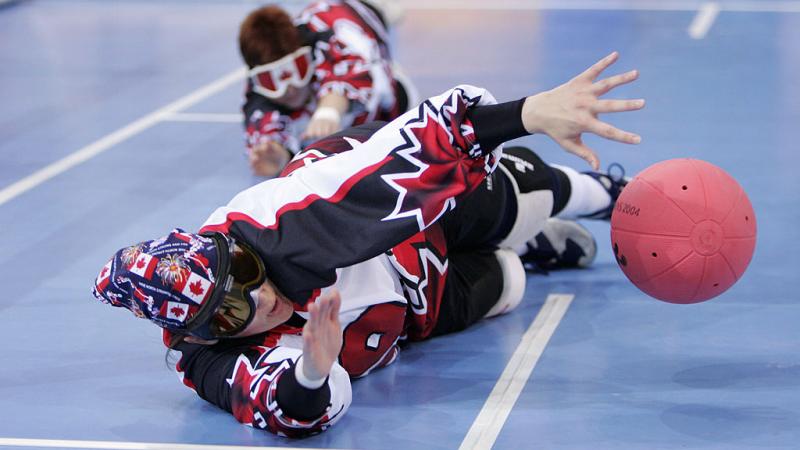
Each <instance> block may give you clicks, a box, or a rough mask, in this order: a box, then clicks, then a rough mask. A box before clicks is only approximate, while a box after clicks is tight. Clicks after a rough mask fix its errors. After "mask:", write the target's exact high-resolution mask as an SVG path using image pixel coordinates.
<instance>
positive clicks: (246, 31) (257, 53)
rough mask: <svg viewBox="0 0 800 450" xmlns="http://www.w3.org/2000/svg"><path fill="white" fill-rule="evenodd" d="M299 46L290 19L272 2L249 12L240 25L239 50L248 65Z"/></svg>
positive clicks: (275, 56)
mask: <svg viewBox="0 0 800 450" xmlns="http://www.w3.org/2000/svg"><path fill="white" fill-rule="evenodd" d="M298 48H300V34H299V33H298V32H297V28H295V26H294V23H292V18H291V17H289V14H287V13H286V11H284V10H283V9H281V8H279V7H278V6H275V5H270V6H264V7H262V8H259V9H257V10H255V11H253V12H251V13H250V14H249V15H248V16H247V17H246V18H245V19H244V22H242V25H241V27H239V51H241V53H242V58H243V59H244V62H245V64H247V65H248V66H249V67H250V68H253V67H256V66H260V65H262V64H266V63H269V62H272V61H275V60H277V59H280V58H282V57H284V56H286V55H288V54H289V53H292V52H293V51H295V50H297V49H298Z"/></svg>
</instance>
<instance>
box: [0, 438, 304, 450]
mask: <svg viewBox="0 0 800 450" xmlns="http://www.w3.org/2000/svg"><path fill="white" fill-rule="evenodd" d="M8 446H14V447H31V448H37V447H38V448H87V449H88V448H103V449H111V450H117V449H122V450H253V449H259V450H300V448H295V447H261V446H244V445H200V444H161V443H152V442H115V441H74V440H61V439H13V438H0V447H8ZM303 450H320V449H314V448H306V447H304V448H303Z"/></svg>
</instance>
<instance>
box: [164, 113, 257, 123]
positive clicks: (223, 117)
mask: <svg viewBox="0 0 800 450" xmlns="http://www.w3.org/2000/svg"><path fill="white" fill-rule="evenodd" d="M161 120H164V121H168V122H222V123H242V120H244V119H243V116H242V115H241V114H225V113H179V112H176V113H172V114H169V115H168V116H166V117H164V118H163V119H161Z"/></svg>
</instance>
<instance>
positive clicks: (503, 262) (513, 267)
mask: <svg viewBox="0 0 800 450" xmlns="http://www.w3.org/2000/svg"><path fill="white" fill-rule="evenodd" d="M494 256H495V258H497V262H498V263H500V269H501V270H502V273H503V292H501V293H500V298H499V299H498V300H497V303H495V304H494V306H492V309H490V310H489V312H487V313H486V315H485V316H484V317H494V316H497V315H500V314H505V313H507V312H509V311H513V310H514V308H516V307H517V305H519V303H520V302H521V301H522V296H523V295H524V294H525V280H526V278H527V276H526V275H525V268H524V267H522V261H520V259H519V256H518V255H517V254H516V253H515V252H513V251H511V250H508V249H502V248H501V249H499V250H497V251H496V252H494Z"/></svg>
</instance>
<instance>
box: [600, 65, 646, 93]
mask: <svg viewBox="0 0 800 450" xmlns="http://www.w3.org/2000/svg"><path fill="white" fill-rule="evenodd" d="M637 78H639V71H638V70H636V69H634V70H630V71H628V72H625V73H621V74H619V75H614V76H613V77H608V78H603V79H602V80H600V81H597V82H595V83H594V84H592V89H591V90H592V92H593V93H594V94H595V95H597V96H598V97H599V96H601V95H603V94H605V93H606V92H608V91H610V90H612V89H614V88H615V87H618V86H622V85H623V84H628V83H630V82H632V81H635V80H636V79H637Z"/></svg>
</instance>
